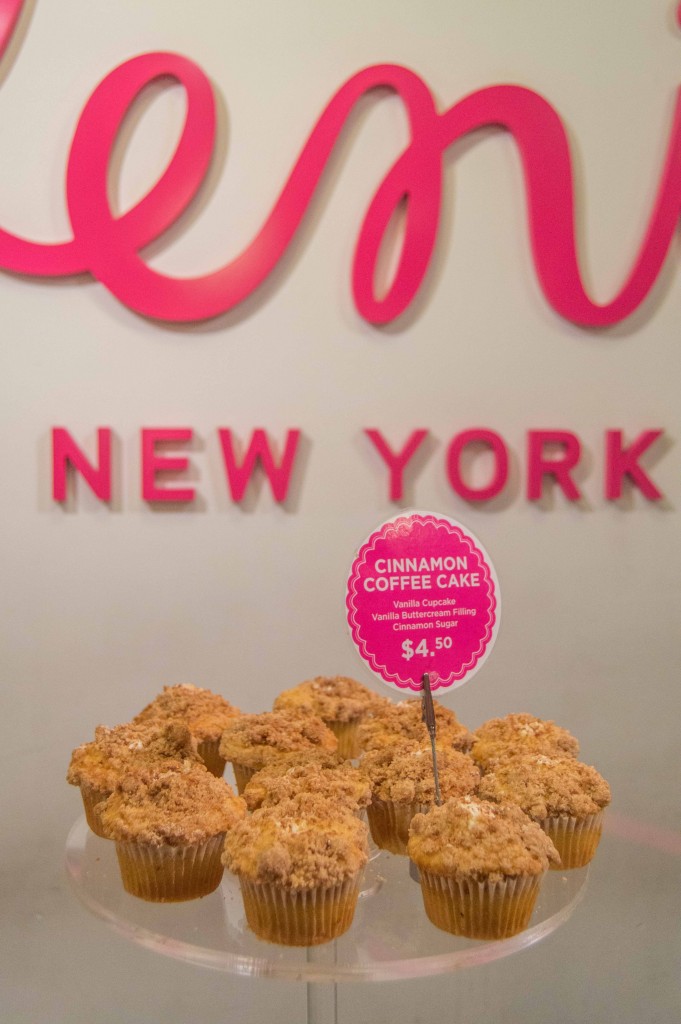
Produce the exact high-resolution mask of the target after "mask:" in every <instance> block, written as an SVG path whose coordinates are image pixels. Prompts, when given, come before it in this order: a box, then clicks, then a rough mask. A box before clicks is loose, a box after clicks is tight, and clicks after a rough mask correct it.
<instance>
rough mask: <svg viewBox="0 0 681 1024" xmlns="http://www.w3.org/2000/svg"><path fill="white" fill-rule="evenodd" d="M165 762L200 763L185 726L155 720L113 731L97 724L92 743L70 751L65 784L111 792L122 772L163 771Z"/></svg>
mask: <svg viewBox="0 0 681 1024" xmlns="http://www.w3.org/2000/svg"><path fill="white" fill-rule="evenodd" d="M168 761H177V762H178V763H181V762H183V761H189V762H193V763H197V764H200V763H202V762H201V759H200V758H199V756H198V754H197V753H196V741H195V740H194V739H193V738H192V736H191V735H190V733H189V730H188V729H187V727H186V726H183V725H179V724H177V723H173V722H170V723H163V722H156V721H154V722H140V723H137V724H135V723H133V722H126V723H124V724H123V725H116V726H114V728H113V729H108V728H107V727H106V726H105V725H98V726H97V728H96V729H95V738H94V740H92V741H91V742H90V743H83V744H82V745H81V746H80V747H76V749H75V750H74V751H73V754H72V755H71V763H70V765H69V768H68V772H67V774H66V781H67V782H70V783H71V785H72V786H80V785H81V784H84V785H87V786H92V787H94V788H95V789H101V790H112V789H113V788H114V786H115V785H116V783H117V781H118V780H119V778H120V777H121V775H122V774H124V773H125V772H132V771H139V772H142V771H145V770H148V769H149V768H153V766H154V765H156V766H157V767H160V768H163V766H164V765H165V764H166V763H167V762H168Z"/></svg>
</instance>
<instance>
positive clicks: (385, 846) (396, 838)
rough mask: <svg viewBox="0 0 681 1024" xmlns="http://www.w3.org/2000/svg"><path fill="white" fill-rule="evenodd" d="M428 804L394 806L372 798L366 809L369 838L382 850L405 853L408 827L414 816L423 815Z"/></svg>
mask: <svg viewBox="0 0 681 1024" xmlns="http://www.w3.org/2000/svg"><path fill="white" fill-rule="evenodd" d="M429 810H430V804H419V803H412V804H396V803H393V802H392V801H391V800H377V799H376V798H374V799H373V800H372V801H371V803H370V804H369V806H368V807H367V818H368V819H369V828H370V829H371V837H372V839H373V841H374V842H375V843H376V846H379V847H380V848H381V849H382V850H388V851H389V852H390V853H401V854H404V855H406V853H407V840H408V839H409V826H410V825H411V820H412V818H413V817H414V815H415V814H425V813H426V812H427V811H429Z"/></svg>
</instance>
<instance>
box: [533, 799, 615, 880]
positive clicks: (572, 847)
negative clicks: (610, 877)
mask: <svg viewBox="0 0 681 1024" xmlns="http://www.w3.org/2000/svg"><path fill="white" fill-rule="evenodd" d="M538 824H540V825H541V827H542V828H543V829H544V831H545V832H546V834H547V835H548V837H549V839H550V840H551V841H552V843H553V845H554V846H555V847H556V849H557V850H558V853H559V854H560V860H561V863H560V864H552V865H551V868H552V870H554V871H566V870H569V869H570V868H583V867H584V866H585V865H586V864H588V863H589V861H590V860H591V859H592V858H593V856H594V854H595V852H596V849H597V847H598V844H599V842H600V839H601V832H602V830H603V811H602V810H601V811H597V812H596V813H595V814H589V815H587V817H586V818H574V817H571V816H570V815H568V814H558V815H554V816H553V817H549V818H544V819H543V821H540V822H539V823H538Z"/></svg>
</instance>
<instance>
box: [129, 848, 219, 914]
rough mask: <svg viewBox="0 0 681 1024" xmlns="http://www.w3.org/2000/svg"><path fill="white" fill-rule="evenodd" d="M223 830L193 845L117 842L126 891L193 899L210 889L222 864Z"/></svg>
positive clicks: (159, 898) (166, 899)
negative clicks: (221, 832) (152, 844)
mask: <svg viewBox="0 0 681 1024" xmlns="http://www.w3.org/2000/svg"><path fill="white" fill-rule="evenodd" d="M224 839H225V837H224V834H220V835H217V836H213V837H212V838H211V839H207V840H206V841H205V842H203V843H197V844H195V845H193V846H151V845H146V844H143V843H116V853H117V855H118V864H119V867H120V869H121V878H122V880H123V887H124V889H125V890H126V892H129V893H131V894H132V895H133V896H139V897H140V899H143V900H150V901H152V902H154V903H174V902H179V901H181V900H193V899H197V898H198V897H199V896H206V895H207V894H208V893H210V892H213V890H214V889H217V887H218V886H219V884H220V881H221V879H222V874H223V871H224V868H223V866H222V861H221V860H220V856H221V854H222V848H223V845H224Z"/></svg>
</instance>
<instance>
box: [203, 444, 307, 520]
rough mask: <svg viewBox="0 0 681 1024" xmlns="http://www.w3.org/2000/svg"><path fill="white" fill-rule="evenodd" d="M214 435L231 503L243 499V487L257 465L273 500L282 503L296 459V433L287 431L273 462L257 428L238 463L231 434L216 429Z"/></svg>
mask: <svg viewBox="0 0 681 1024" xmlns="http://www.w3.org/2000/svg"><path fill="white" fill-rule="evenodd" d="M218 435H219V437H220V444H221V445H222V457H223V459H224V463H225V470H226V472H227V482H228V484H229V491H230V494H231V495H232V500H233V501H242V500H243V497H244V495H245V493H246V488H247V487H248V484H249V481H250V479H251V477H252V476H253V474H254V472H255V469H256V467H257V466H258V465H259V466H260V467H261V468H262V470H263V471H264V473H265V476H266V477H267V479H268V480H269V482H270V487H271V488H272V494H273V495H274V500H275V501H278V502H284V501H286V497H287V495H288V489H289V486H290V483H291V473H292V472H293V462H294V460H295V457H296V451H297V448H298V441H299V440H300V430H289V431H287V433H286V444H285V446H284V454H283V455H282V457H281V460H280V462H279V463H277V462H276V460H275V457H274V456H273V454H272V451H271V449H270V442H269V440H268V437H267V434H266V432H265V431H264V430H262V429H260V428H258V429H257V430H254V431H253V434H252V436H251V440H250V443H249V445H248V449H247V450H246V454H245V455H244V457H243V459H242V460H241V463H239V462H238V461H237V457H236V455H235V452H234V444H233V439H232V431H231V430H227V429H220V430H218Z"/></svg>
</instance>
